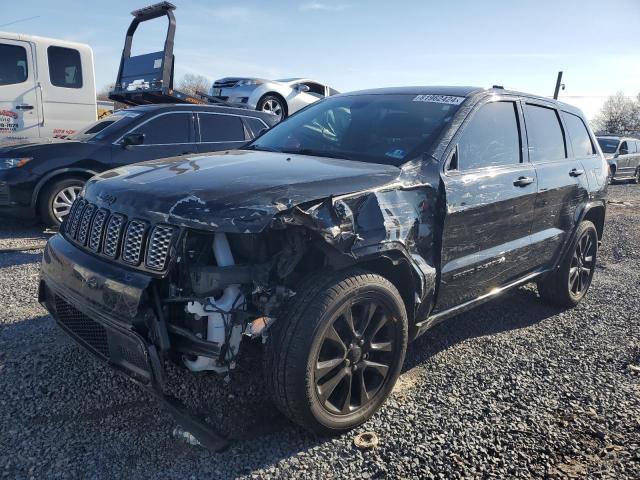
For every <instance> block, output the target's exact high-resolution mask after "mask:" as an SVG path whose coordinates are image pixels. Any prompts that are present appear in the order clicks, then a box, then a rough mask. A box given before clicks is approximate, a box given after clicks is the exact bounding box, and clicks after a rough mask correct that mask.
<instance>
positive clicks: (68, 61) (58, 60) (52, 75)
mask: <svg viewBox="0 0 640 480" xmlns="http://www.w3.org/2000/svg"><path fill="white" fill-rule="evenodd" d="M47 58H48V61H49V79H50V80H51V85H53V86H55V87H62V88H82V62H81V61H80V52H78V50H74V49H72V48H64V47H49V48H47Z"/></svg>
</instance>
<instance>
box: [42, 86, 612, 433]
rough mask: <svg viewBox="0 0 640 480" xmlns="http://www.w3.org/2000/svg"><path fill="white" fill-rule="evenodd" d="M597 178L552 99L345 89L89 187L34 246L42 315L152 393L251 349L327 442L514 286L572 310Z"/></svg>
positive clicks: (589, 253)
mask: <svg viewBox="0 0 640 480" xmlns="http://www.w3.org/2000/svg"><path fill="white" fill-rule="evenodd" d="M607 171H608V168H607V164H606V162H605V160H604V158H603V156H602V154H601V152H600V150H599V147H598V144H597V143H596V140H595V138H594V136H593V134H592V133H591V132H590V131H589V128H588V127H587V123H586V121H585V120H584V117H583V115H582V113H581V112H580V111H579V110H577V109H575V108H574V107H571V106H569V105H565V104H562V103H559V102H556V101H552V100H549V99H547V98H540V97H534V96H531V95H527V94H522V93H517V92H510V91H505V90H502V89H497V88H494V89H489V90H484V89H478V88H470V87H423V88H416V87H412V88H393V89H382V90H371V91H364V92H358V93H351V94H344V95H338V96H334V97H331V98H328V99H325V100H322V101H320V102H318V103H316V104H313V105H312V106H310V107H308V108H306V109H304V110H302V111H301V112H299V113H298V114H296V115H294V116H292V117H291V118H290V119H288V120H287V121H285V122H283V123H281V124H279V125H276V126H275V127H274V128H273V129H272V130H270V131H268V132H266V133H265V134H264V135H262V136H261V137H259V138H258V139H257V140H255V141H254V142H253V143H252V144H250V145H249V146H248V147H245V148H244V149H242V150H238V151H226V152H220V153H214V154H206V155H198V156H191V157H186V158H185V157H180V158H178V157H175V158H168V159H164V160H155V161H150V162H146V163H141V164H136V165H131V166H126V167H123V168H119V169H116V170H111V171H108V172H106V173H103V174H101V175H98V176H97V177H94V178H93V179H92V180H90V181H89V182H88V184H87V186H86V191H85V193H84V195H83V197H82V198H81V199H79V200H77V201H76V202H75V204H74V205H73V207H72V212H71V214H70V215H69V216H68V218H67V220H65V224H64V225H63V228H62V229H61V233H60V234H59V235H56V236H55V237H53V238H52V239H51V240H50V241H49V243H48V245H47V247H46V250H45V252H44V259H43V262H42V278H41V282H40V293H39V294H40V301H41V302H42V303H43V304H44V305H45V306H46V308H47V309H48V310H49V311H50V312H51V313H52V315H53V316H54V317H55V318H56V320H57V321H58V323H59V325H60V326H61V327H62V328H63V329H64V330H65V331H66V332H68V333H69V335H71V336H72V337H74V338H75V339H76V340H77V341H78V342H80V343H81V344H82V345H83V346H85V347H86V348H87V349H89V350H91V351H92V352H93V353H95V354H96V355H98V356H99V357H100V358H102V359H103V360H106V361H108V362H109V363H110V364H111V366H113V367H114V368H116V369H118V370H120V371H122V372H125V373H126V374H128V375H129V376H130V377H131V378H133V379H135V380H137V381H138V382H140V383H142V384H145V385H147V386H150V387H152V388H153V389H154V391H156V392H158V393H161V391H162V390H161V389H162V378H163V371H164V366H163V365H164V362H165V361H168V360H172V361H174V362H177V363H178V364H180V365H183V366H185V367H186V368H188V369H190V370H193V371H199V370H211V371H215V372H226V371H227V370H229V369H233V368H234V367H235V363H236V358H237V357H238V356H239V355H242V348H241V347H242V345H243V341H244V342H248V341H250V338H254V339H261V340H262V341H263V342H264V343H265V345H264V369H265V378H266V382H267V384H268V386H269V388H270V391H271V394H272V398H273V401H274V402H275V404H276V405H277V406H278V408H279V409H280V410H282V412H284V413H285V414H286V415H287V416H289V417H290V418H291V419H293V420H294V421H295V422H297V423H299V424H301V425H303V426H304V427H306V428H308V429H310V430H313V431H316V432H320V433H324V434H327V433H334V432H341V431H344V430H347V429H350V428H353V427H354V426H356V425H359V424H361V423H363V422H364V421H366V420H367V419H368V418H369V417H370V416H371V415H372V414H373V413H374V412H375V411H376V410H377V409H378V408H379V407H380V405H381V404H382V403H383V402H384V400H385V399H386V398H387V396H388V395H389V392H390V391H391V389H392V387H393V385H394V383H395V381H396V378H397V377H398V374H399V372H400V369H401V366H402V363H403V360H404V355H405V351H406V348H407V343H408V342H409V341H410V340H412V339H414V338H415V337H416V336H418V335H420V334H421V333H423V332H424V331H425V330H427V329H428V328H430V327H431V326H433V325H434V324H436V323H438V322H440V321H442V320H444V319H446V318H449V317H452V316H454V315H456V314H458V313H460V312H462V311H464V310H467V309H469V308H471V307H473V306H475V305H478V304H480V303H482V302H484V301H486V300H489V299H492V298H494V297H497V296H498V295H500V294H501V293H503V292H505V291H506V290H509V289H512V288H515V287H517V286H519V285H522V284H525V283H527V282H536V283H537V284H538V290H539V292H540V296H541V297H542V299H543V300H545V301H549V302H553V303H555V304H557V305H561V306H564V307H572V306H574V305H576V304H577V303H578V302H579V301H580V300H581V299H582V297H583V296H584V295H585V293H586V292H587V289H588V288H589V284H590V283H591V279H592V276H593V273H594V268H595V262H596V254H597V251H598V244H599V241H600V239H601V238H602V231H603V226H604V219H605V193H606V189H607ZM237 380H239V379H236V381H237ZM160 397H161V398H163V397H162V395H161V394H160ZM194 428H195V427H194Z"/></svg>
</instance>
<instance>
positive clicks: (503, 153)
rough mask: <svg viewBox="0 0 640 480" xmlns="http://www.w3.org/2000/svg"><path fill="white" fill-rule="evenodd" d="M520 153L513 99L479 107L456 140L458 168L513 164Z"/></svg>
mask: <svg viewBox="0 0 640 480" xmlns="http://www.w3.org/2000/svg"><path fill="white" fill-rule="evenodd" d="M520 157H521V149H520V133H519V129H518V115H517V109H516V105H515V103H514V102H492V103H487V104H486V105H483V106H482V107H480V110H478V111H477V112H476V113H475V114H474V115H473V117H472V118H471V121H470V122H469V124H467V126H466V127H465V129H464V132H463V133H462V136H461V137H460V141H459V142H458V165H459V168H460V170H470V169H474V168H481V167H490V166H497V165H511V164H516V163H519V162H520Z"/></svg>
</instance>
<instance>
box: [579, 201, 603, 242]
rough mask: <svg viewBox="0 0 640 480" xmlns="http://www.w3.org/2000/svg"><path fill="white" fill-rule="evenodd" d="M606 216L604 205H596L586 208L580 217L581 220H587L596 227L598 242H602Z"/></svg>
mask: <svg viewBox="0 0 640 480" xmlns="http://www.w3.org/2000/svg"><path fill="white" fill-rule="evenodd" d="M605 216H606V208H605V206H604V204H601V203H596V204H591V205H589V206H587V207H586V208H585V210H584V213H583V215H582V220H589V221H590V222H592V223H593V224H594V225H595V226H596V231H597V232H598V240H602V235H603V234H604V221H605Z"/></svg>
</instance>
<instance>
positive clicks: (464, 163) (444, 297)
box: [436, 97, 537, 311]
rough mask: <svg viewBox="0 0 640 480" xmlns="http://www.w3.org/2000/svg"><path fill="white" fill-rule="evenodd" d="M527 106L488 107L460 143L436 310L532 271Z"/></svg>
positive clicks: (532, 176) (451, 167)
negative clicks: (524, 115) (526, 124)
mask: <svg viewBox="0 0 640 480" xmlns="http://www.w3.org/2000/svg"><path fill="white" fill-rule="evenodd" d="M523 125H524V122H523V115H522V110H521V106H520V103H519V101H518V100H517V99H514V98H512V97H505V98H499V99H496V100H493V99H492V100H491V101H488V102H486V103H484V104H482V105H480V106H479V107H477V109H476V110H475V111H474V112H472V114H471V116H470V118H468V119H467V120H466V121H465V123H464V124H463V126H462V128H461V132H458V134H456V137H454V140H453V142H454V144H455V147H454V150H453V152H452V154H451V157H450V160H449V163H448V166H447V167H446V170H445V172H444V173H443V175H442V180H443V184H444V189H445V197H446V208H445V212H446V213H445V221H444V226H443V230H442V250H441V282H440V289H439V292H438V298H437V303H436V310H437V311H443V310H446V309H449V308H452V307H454V306H457V305H460V304H462V303H464V302H467V301H470V300H473V299H476V298H478V297H479V296H482V295H485V294H487V293H489V292H491V291H492V290H493V289H495V288H499V287H501V286H503V285H505V284H507V283H509V282H511V281H513V280H515V279H517V278H520V277H521V276H523V275H524V274H525V273H526V272H527V271H528V270H531V268H532V266H533V265H534V263H535V259H533V258H530V255H529V253H530V252H529V250H530V243H531V240H530V237H529V233H530V229H531V224H532V221H533V211H534V205H535V198H536V192H537V185H536V182H537V176H536V171H535V169H534V167H533V165H531V164H530V163H529V160H528V157H527V155H526V153H525V152H526V150H525V147H524V146H525V145H526V138H525V133H524V126H523Z"/></svg>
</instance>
